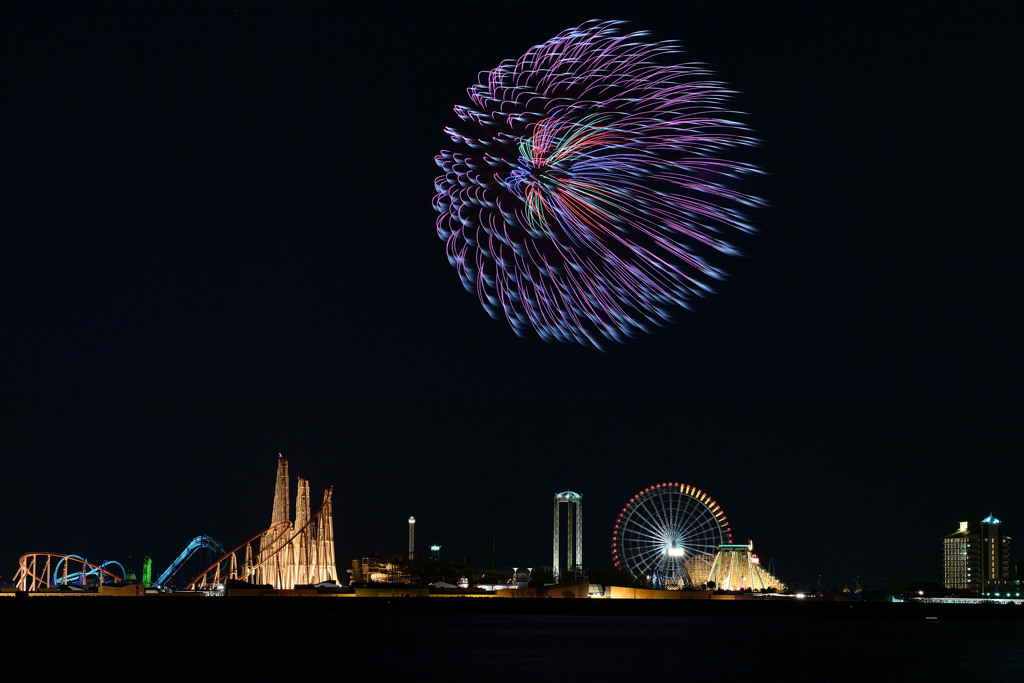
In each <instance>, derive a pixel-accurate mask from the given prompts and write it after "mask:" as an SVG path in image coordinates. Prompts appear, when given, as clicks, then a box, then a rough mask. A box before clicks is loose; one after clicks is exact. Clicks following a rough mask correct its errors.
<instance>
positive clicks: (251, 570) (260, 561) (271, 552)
mask: <svg viewBox="0 0 1024 683" xmlns="http://www.w3.org/2000/svg"><path fill="white" fill-rule="evenodd" d="M331 495H332V490H331V489H327V490H326V491H324V502H323V503H322V504H321V505H320V508H319V509H317V511H316V513H315V514H313V515H310V516H309V519H308V521H306V523H305V524H303V525H302V526H301V527H300V528H298V529H295V530H294V532H293V533H291V534H290V535H289V532H291V531H292V528H291V522H279V523H277V524H275V525H273V526H271V527H270V528H269V529H267V530H266V531H261V532H260V533H258V534H256V535H255V536H253V537H252V538H250V539H249V540H247V541H245V542H244V543H240V544H239V545H238V546H236V547H235V548H233V549H232V550H231V551H230V552H227V553H225V554H224V555H223V556H222V557H221V558H220V559H219V560H217V561H216V562H214V563H213V564H211V565H210V566H209V567H207V568H206V569H205V570H204V571H202V572H201V573H200V574H199V575H198V576H197V577H196V578H195V579H193V580H192V582H191V583H189V584H187V585H186V587H185V589H186V590H196V589H207V588H210V587H212V586H215V585H217V584H218V583H220V581H221V580H222V579H239V580H242V581H249V580H250V579H252V578H255V577H258V576H259V570H260V569H261V568H263V567H265V566H267V565H268V563H271V562H272V560H274V559H275V558H276V559H280V558H279V557H278V556H279V555H280V554H281V553H284V554H285V555H286V556H287V555H288V554H290V553H292V552H294V549H295V547H296V545H298V547H299V550H298V552H299V554H300V557H298V558H293V559H296V560H297V564H298V565H299V566H303V567H306V571H305V573H302V572H301V571H300V572H297V573H298V576H297V577H296V578H298V579H299V580H300V581H302V580H304V581H318V580H324V579H327V578H333V579H334V580H337V576H336V574H334V571H335V570H334V556H333V552H334V547H333V546H334V541H333V522H332V520H331ZM325 522H326V529H327V531H326V533H327V535H328V536H330V537H331V540H330V545H331V550H330V556H329V557H320V556H318V554H317V550H316V548H315V547H314V548H311V547H310V546H311V545H315V544H309V543H306V544H302V543H301V542H300V543H298V544H296V541H299V540H300V539H306V540H308V538H309V536H310V535H311V532H315V531H317V530H318V529H322V528H324V525H325ZM285 536H287V539H285V538H284V537H285ZM257 539H261V540H262V541H263V542H262V543H261V548H262V549H261V550H260V551H258V552H257V554H256V556H255V558H254V557H253V553H252V543H253V542H255V541H256V540H257ZM243 548H244V549H245V557H244V559H243V561H242V565H241V569H239V566H238V559H237V553H238V552H239V551H240V550H242V549H243ZM224 562H228V563H229V564H228V567H227V569H226V571H225V569H223V568H222V564H223V563H224ZM328 567H329V568H330V569H328ZM321 572H323V574H324V575H323V576H321ZM211 574H212V575H213V578H212V580H211V577H210V575H211ZM332 574H334V575H333V576H331V575H332Z"/></svg>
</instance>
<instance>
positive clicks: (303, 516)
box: [246, 456, 338, 588]
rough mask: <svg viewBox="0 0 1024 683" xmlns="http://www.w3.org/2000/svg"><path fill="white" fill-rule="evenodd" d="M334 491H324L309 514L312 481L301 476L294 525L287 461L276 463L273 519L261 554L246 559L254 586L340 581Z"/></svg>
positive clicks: (282, 586)
mask: <svg viewBox="0 0 1024 683" xmlns="http://www.w3.org/2000/svg"><path fill="white" fill-rule="evenodd" d="M331 495H332V489H327V490H326V491H324V502H323V505H321V506H320V509H319V510H317V511H316V513H315V514H310V512H311V511H310V500H309V482H308V481H306V480H305V479H303V478H302V477H299V484H298V491H297V494H296V497H295V522H294V523H293V522H292V521H291V520H290V514H289V513H290V509H289V502H288V461H287V460H286V459H285V458H284V457H283V456H278V460H277V486H276V488H275V490H274V516H273V519H272V520H271V525H270V528H269V529H267V531H265V532H264V533H263V535H262V536H261V537H260V550H259V555H257V557H256V558H255V560H253V559H249V558H247V560H246V565H248V566H250V567H252V574H253V578H252V581H253V582H254V583H268V584H270V585H272V586H274V588H293V587H294V586H295V585H296V584H309V583H320V582H322V581H334V582H337V580H338V571H337V566H336V564H335V559H334V519H333V512H332V506H331Z"/></svg>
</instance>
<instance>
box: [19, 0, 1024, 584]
mask: <svg viewBox="0 0 1024 683" xmlns="http://www.w3.org/2000/svg"><path fill="white" fill-rule="evenodd" d="M661 5H662V3H651V4H650V6H649V7H648V4H647V3H643V2H641V3H636V2H629V3H615V2H605V3H600V2H599V3H596V4H593V3H592V4H590V5H589V7H588V9H587V10H586V11H585V12H582V13H581V12H580V11H570V10H566V11H561V10H559V9H558V8H557V6H552V5H551V4H550V3H549V4H547V5H545V4H541V3H536V4H533V3H530V2H526V3H515V4H513V5H508V4H501V5H498V6H495V7H494V8H491V7H490V6H489V5H487V4H480V3H477V4H475V5H468V4H467V5H464V6H463V5H461V4H460V3H454V4H453V3H443V4H440V5H430V8H429V9H426V8H423V9H417V10H410V9H407V8H405V7H404V6H403V5H400V4H399V5H390V4H388V3H373V4H372V6H368V7H367V8H364V9H361V10H357V11H354V12H353V11H351V10H344V11H343V10H341V9H340V8H332V9H325V10H323V11H313V10H303V11H301V12H300V11H298V10H294V11H292V10H276V9H275V10H272V11H271V12H270V13H269V14H268V13H266V12H265V11H264V10H259V11H257V10H253V9H251V8H248V7H243V8H239V9H235V8H234V7H231V6H224V7H219V8H212V9H211V8H209V7H204V8H195V7H193V8H189V9H184V8H181V7H179V6H174V7H170V6H168V7H166V8H164V9H160V10H153V11H151V12H148V13H146V14H135V13H133V12H134V11H135V10H132V12H126V13H123V14H119V13H114V12H102V13H101V12H97V11H96V10H83V9H75V10H72V11H62V10H59V9H57V8H58V7H59V5H51V6H49V7H50V9H45V10H44V9H35V10H32V11H30V12H26V13H23V14H20V15H19V14H14V15H12V16H10V17H9V18H8V19H6V20H5V21H4V22H3V23H4V25H3V27H2V28H0V31H2V40H0V44H2V45H3V47H2V50H3V56H4V87H3V90H4V93H5V95H4V99H5V103H6V104H5V112H4V125H3V133H2V135H3V137H4V141H3V149H4V158H5V161H4V164H3V168H4V178H5V179H4V183H3V187H2V190H0V192H2V193H3V207H4V209H3V225H4V228H3V238H2V241H0V244H2V253H3V262H4V264H5V265H4V268H3V280H2V282H3V287H2V289H0V296H2V301H0V316H2V317H0V335H2V336H0V339H2V342H3V348H4V363H3V370H2V371H0V401H2V402H0V406H2V413H0V437H2V440H0V445H2V448H3V453H4V457H5V461H6V464H5V466H4V467H3V470H2V473H0V513H2V520H3V522H2V527H0V528H2V533H0V576H3V577H4V580H9V579H10V577H11V576H12V575H13V574H14V571H15V569H16V568H17V561H18V557H19V556H20V555H21V554H22V553H25V552H29V551H36V550H52V551H59V552H67V553H77V554H80V555H86V556H88V557H89V558H90V559H102V558H107V559H118V560H120V561H122V562H128V559H127V558H129V557H132V558H138V557H140V556H142V555H145V554H150V555H152V556H153V557H154V560H155V563H156V565H157V568H158V569H160V568H162V567H164V566H166V565H167V564H168V563H169V562H170V561H171V560H172V559H173V558H174V556H175V555H176V554H177V553H178V552H180V550H181V549H183V548H184V547H185V545H186V544H187V543H188V541H189V540H190V539H192V538H193V537H195V536H197V535H199V534H203V533H205V534H210V535H212V536H214V537H215V538H217V539H219V540H221V541H222V542H224V543H225V544H231V545H234V544H235V543H238V542H241V541H242V540H244V538H245V537H247V536H249V535H251V534H253V533H255V532H257V531H258V530H259V529H260V528H262V527H264V526H266V525H267V524H268V523H269V521H270V515H271V503H272V496H273V485H274V482H273V478H274V470H275V466H276V463H275V459H276V456H277V453H278V452H283V453H284V454H285V456H287V457H288V458H289V460H290V463H291V469H292V474H293V475H295V474H298V475H302V476H305V477H306V478H308V479H309V480H310V482H311V486H312V488H313V489H314V490H322V489H323V488H324V487H326V486H328V485H332V484H333V485H334V487H335V496H336V497H335V501H336V505H335V529H336V538H337V549H338V557H339V560H340V562H341V563H343V564H344V563H347V562H348V561H349V560H350V559H351V558H353V557H356V556H359V555H365V554H367V553H370V552H379V553H384V552H398V551H400V550H402V549H403V548H402V545H403V542H404V540H403V539H404V534H405V520H406V519H407V518H408V516H409V515H411V514H412V515H415V516H416V517H417V519H418V520H419V521H418V525H417V526H418V533H417V539H418V540H419V543H420V546H421V547H423V546H425V545H426V544H428V543H431V542H439V543H441V544H442V546H443V547H444V550H445V552H446V554H449V555H451V556H452V557H453V559H459V560H461V559H462V557H463V556H465V557H466V559H467V560H468V561H469V562H471V563H477V564H480V565H489V564H490V561H491V547H492V542H494V544H495V545H496V548H497V553H496V555H497V558H496V559H497V563H498V564H499V565H513V564H515V565H520V566H528V565H536V564H541V563H545V564H546V563H550V543H551V539H550V515H551V499H552V496H553V494H555V493H556V492H559V491H563V490H565V489H572V490H575V491H579V492H581V493H582V494H583V495H584V509H585V515H584V528H585V538H584V541H585V545H584V561H585V563H586V564H589V565H591V566H608V565H610V564H611V556H610V536H611V527H612V524H613V523H614V519H615V517H616V515H617V514H618V511H619V509H620V508H621V507H622V505H623V504H624V503H625V502H626V501H627V500H628V499H629V497H630V496H632V495H633V494H635V493H636V492H637V491H639V490H640V489H642V488H645V487H646V486H649V485H651V484H654V483H661V482H666V481H681V482H685V483H689V484H693V485H695V486H698V487H699V488H702V489H704V490H706V491H708V492H710V493H711V494H712V495H713V496H714V497H715V499H716V500H717V501H718V502H719V503H720V504H721V505H722V507H723V508H724V510H725V511H726V513H727V514H728V516H729V519H730V521H731V522H732V529H733V532H734V538H735V539H738V540H746V539H747V538H752V539H753V540H754V543H755V550H756V551H758V552H759V553H760V554H761V556H762V557H763V558H766V559H767V558H769V557H773V558H774V560H775V567H776V569H777V572H778V573H779V574H780V577H781V578H782V579H783V580H784V581H790V582H792V581H796V580H800V581H804V582H808V583H813V582H814V581H816V579H817V576H818V575H819V574H821V575H822V577H823V581H824V582H826V583H827V584H832V583H838V584H840V585H841V584H842V583H844V582H852V580H853V579H854V577H857V576H860V577H861V580H862V583H864V584H865V585H866V586H868V587H876V588H881V587H882V585H883V577H889V578H892V577H894V576H896V577H899V578H901V579H902V580H903V581H909V580H914V579H940V577H941V538H942V536H943V535H945V534H947V533H950V532H951V531H953V530H954V529H955V528H956V525H957V523H958V522H959V521H960V520H962V519H968V518H977V519H980V518H982V517H984V516H986V515H988V514H989V513H990V512H991V513H994V514H995V515H996V516H997V517H999V518H1001V519H1002V520H1003V521H1004V523H1005V528H1006V530H1007V532H1008V533H1009V534H1010V535H1011V536H1014V535H1016V534H1019V533H1021V531H1020V530H1021V529H1024V505H1022V503H1021V502H1022V496H1021V478H1020V472H1021V468H1020V456H1021V450H1022V445H1024V438H1022V436H1021V428H1020V423H1021V422H1022V420H1021V412H1022V411H1021V407H1022V399H1024V396H1022V391H1021V376H1022V363H1021V354H1020V351H1019V349H1020V347H1021V345H1022V339H1021V331H1020V322H1019V321H1020V319H1021V315H1022V313H1024V311H1022V306H1021V297H1020V285H1019V282H1018V276H1017V275H1014V273H1017V274H1018V275H1019V273H1020V271H1021V268H1020V257H1019V254H1020V246H1021V238H1020V224H1021V221H1020V217H1019V211H1018V207H1019V196H1020V195H1019V192H1020V187H1021V180H1022V173H1021V170H1020V167H1019V159H1020V157H1021V155H1020V152H1021V150H1020V146H1021V145H1020V132H1019V130H1020V129H1019V119H1020V116H1019V107H1018V106H1017V104H1016V98H1017V95H1018V93H1017V91H1018V90H1019V88H1018V85H1019V73H1018V71H1019V65H1020V63H1021V57H1022V55H1021V49H1020V48H1019V47H1018V46H1017V44H1016V42H1015V41H1014V40H1011V35H1010V34H1011V33H1015V30H1016V29H1015V27H1019V26H1020V25H1021V18H1022V17H1021V14H1020V12H1019V10H997V9H993V8H989V9H983V10H979V9H978V8H976V7H970V8H967V7H963V8H961V7H959V6H957V5H956V4H952V3H949V4H944V5H942V6H941V7H937V8H934V9H932V10H930V11H929V12H927V13H920V12H913V11H910V10H896V9H890V10H887V11H886V12H883V13H875V12H871V13H868V12H866V11H861V10H857V9H847V10H832V9H828V10H826V9H824V8H823V7H820V6H818V5H815V4H808V5H807V6H805V7H802V8H799V7H789V8H786V9H777V8H776V9H773V8H769V7H767V6H765V5H764V4H758V5H756V6H753V5H746V4H742V3H740V4H733V3H703V4H701V3H693V4H692V6H686V7H682V6H678V7H674V8H672V9H664V8H662V7H660V6H661ZM592 18H604V19H626V20H631V21H633V22H634V25H635V27H636V28H638V29H653V30H655V31H656V36H657V37H658V38H662V39H673V38H674V39H679V40H681V41H683V43H684V44H685V46H686V48H687V51H688V56H687V58H688V59H692V60H694V61H702V62H707V63H709V64H710V65H711V66H712V67H713V68H714V69H715V71H716V72H717V73H718V75H719V76H720V77H721V78H723V79H724V80H726V81H728V82H729V83H730V84H731V85H733V86H734V87H735V88H736V89H737V90H739V91H740V93H741V94H740V95H739V96H738V97H737V98H736V101H735V106H736V108H738V109H740V110H742V111H746V112H749V114H750V116H749V117H748V121H749V123H750V124H751V125H752V126H753V127H754V128H755V129H756V130H757V133H758V135H759V137H760V138H761V139H762V140H763V142H764V144H763V146H762V147H761V148H760V150H759V151H758V162H759V165H760V166H762V167H763V168H764V169H765V170H766V171H767V172H768V175H767V176H765V177H764V178H763V180H761V181H760V183H759V185H758V187H757V188H756V192H758V193H759V194H760V195H761V196H763V197H765V198H766V199H767V200H768V202H769V203H770V205H771V206H770V208H767V209H762V210H759V211H757V212H756V213H755V214H754V216H753V218H754V221H755V223H756V224H757V225H758V227H759V230H760V232H759V234H758V235H757V236H756V237H753V238H750V239H747V240H744V241H743V243H742V246H743V248H744V252H745V254H746V256H744V257H743V258H737V259H733V261H732V262H731V263H727V264H726V266H727V268H728V271H729V273H730V278H729V280H728V281H727V282H726V283H725V284H724V285H723V286H722V287H721V288H720V290H719V293H718V294H717V295H715V296H713V297H711V298H709V299H707V300H705V301H701V302H699V303H698V304H697V306H696V308H697V310H696V311H695V312H692V313H685V312H682V313H680V315H679V317H678V319H677V320H676V321H675V322H673V323H672V324H670V325H668V326H666V327H665V328H662V329H659V330H657V331H656V332H655V333H654V334H653V335H648V336H644V337H641V338H637V339H635V340H633V341H631V342H630V343H629V344H626V345H622V346H615V347H613V348H609V349H608V351H607V352H606V353H601V352H598V351H594V350H590V349H585V348H582V347H578V346H569V345H561V344H548V343H544V342H542V341H540V340H539V339H538V338H536V337H530V338H526V339H520V338H519V337H517V336H515V334H514V333H513V332H512V330H511V329H510V328H509V327H508V325H507V324H506V323H505V322H504V321H495V320H491V319H490V318H489V317H488V316H487V315H486V313H485V312H484V311H483V309H482V308H481V306H480V304H479V302H478V301H477V300H476V298H475V296H474V295H472V294H470V293H468V292H466V291H465V290H464V289H463V288H462V285H461V283H460V282H459V280H458V278H457V276H456V273H455V271H454V269H452V268H451V267H450V266H449V265H448V261H447V257H446V255H445V249H444V244H443V243H442V242H441V241H440V240H438V238H437V235H436V230H435V219H436V214H435V213H434V211H433V209H432V208H431V203H430V202H431V198H432V196H433V194H434V190H433V179H434V177H435V175H437V172H438V169H437V168H436V166H435V165H434V161H433V157H434V155H435V154H436V153H437V152H438V151H439V150H440V149H442V148H451V147H452V143H451V141H450V140H449V139H448V138H447V137H446V136H445V135H444V133H443V128H444V126H446V125H453V124H456V123H457V119H456V117H455V115H454V114H453V113H452V106H453V105H454V104H457V103H465V102H467V98H466V96H465V89H466V87H468V86H469V85H471V84H472V83H473V82H475V79H476V74H477V72H478V71H482V70H487V69H490V68H492V67H494V66H496V65H497V64H498V62H500V61H501V60H502V59H505V58H512V57H517V56H519V55H520V54H522V53H523V52H524V51H525V50H526V49H527V48H529V47H530V46H532V45H535V44H538V43H540V42H543V41H544V40H546V39H548V38H550V37H552V36H554V35H555V34H557V33H559V32H560V31H562V30H564V29H566V28H570V27H572V26H575V25H577V24H579V23H581V22H583V21H585V20H587V19H592ZM1015 559H1024V558H1021V556H1020V553H1019V549H1018V551H1016V557H1015ZM137 566H138V563H136V567H137Z"/></svg>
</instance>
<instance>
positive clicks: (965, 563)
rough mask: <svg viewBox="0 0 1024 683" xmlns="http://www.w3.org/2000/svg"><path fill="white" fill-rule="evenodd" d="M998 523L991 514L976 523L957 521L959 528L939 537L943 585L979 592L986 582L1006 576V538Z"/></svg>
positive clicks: (1007, 564)
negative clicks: (941, 543) (941, 545)
mask: <svg viewBox="0 0 1024 683" xmlns="http://www.w3.org/2000/svg"><path fill="white" fill-rule="evenodd" d="M1000 524H1001V522H1000V521H999V520H998V519H996V518H995V517H993V516H992V515H989V516H988V517H986V518H985V519H983V520H981V521H980V522H960V528H959V529H958V530H957V531H954V532H953V533H951V534H950V535H948V536H946V538H945V539H943V582H944V584H945V586H946V588H952V589H954V590H964V591H971V592H974V593H981V592H982V591H983V590H985V587H986V585H987V584H998V583H1002V582H1005V581H1007V580H1008V579H1010V538H1009V536H1006V535H1005V534H1003V532H1002V530H1001V528H1000V526H999V525H1000Z"/></svg>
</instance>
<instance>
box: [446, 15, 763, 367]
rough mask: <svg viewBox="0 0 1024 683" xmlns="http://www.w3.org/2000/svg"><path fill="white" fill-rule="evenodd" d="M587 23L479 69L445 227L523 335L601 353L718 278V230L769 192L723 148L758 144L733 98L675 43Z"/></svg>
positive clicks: (738, 227)
mask: <svg viewBox="0 0 1024 683" xmlns="http://www.w3.org/2000/svg"><path fill="white" fill-rule="evenodd" d="M622 27H623V23H622V22H597V21H592V22H588V23H586V24H583V25H582V26H579V27H578V28H574V29H571V30H569V31H565V32H563V33H562V34H560V35H558V36H556V37H555V38H553V39H551V40H549V41H547V42H546V43H544V44H543V45H538V46H536V47H533V48H531V49H530V50H528V51H527V52H526V54H525V55H523V56H522V57H520V58H519V59H518V60H517V61H515V62H513V61H511V60H506V61H504V62H502V63H501V64H500V65H499V66H498V67H497V68H496V69H493V70H491V71H490V72H487V73H486V74H481V79H480V82H479V83H478V84H477V85H474V86H473V87H471V88H469V90H468V92H469V97H470V99H471V100H472V101H473V104H474V107H464V106H456V107H455V113H456V114H457V115H458V116H459V118H460V119H462V120H463V121H464V122H465V123H466V124H468V125H469V126H471V127H472V130H473V134H464V133H460V132H458V131H456V130H455V129H453V128H450V127H449V128H446V129H445V132H446V133H448V134H449V135H450V136H451V138H452V140H453V141H454V142H456V143H460V144H464V145H466V146H467V147H469V148H470V149H471V150H472V151H471V152H470V153H468V154H461V153H458V152H449V151H442V152H441V154H440V155H439V156H437V157H436V161H437V164H438V166H440V167H441V168H442V169H443V170H444V175H442V176H439V177H438V178H437V179H436V181H435V183H434V185H435V188H436V190H437V196H436V197H435V198H434V208H435V209H436V210H437V211H438V213H439V214H440V216H439V217H438V219H437V231H438V234H439V235H440V236H441V238H442V239H444V240H445V241H446V242H447V249H448V258H449V260H450V261H451V263H452V265H453V266H455V268H456V270H457V271H458V273H459V276H460V277H461V278H462V282H463V284H464V285H465V287H466V289H468V290H470V291H475V292H476V293H477V295H478V296H479V297H480V301H481V303H482V304H483V306H484V309H485V310H487V312H488V313H490V314H491V316H493V317H498V316H499V315H504V317H505V318H506V319H507V320H508V321H509V323H510V324H511V325H512V328H513V329H514V330H515V331H516V333H517V334H519V335H520V336H525V335H526V333H527V332H528V331H529V330H530V329H533V330H535V331H536V332H537V334H539V335H540V337H541V338H542V339H546V340H558V341H567V342H569V341H572V342H578V343H580V344H583V345H586V346H593V347H596V348H601V347H602V343H603V342H605V341H608V340H612V341H625V340H626V339H627V338H629V337H632V336H634V335H635V334H636V332H637V331H645V332H649V331H651V329H652V327H653V326H654V325H661V324H663V323H664V322H665V321H667V320H670V318H671V313H672V311H673V310H674V309H676V308H678V307H680V306H681V307H688V303H689V302H690V301H691V300H692V299H693V298H694V297H699V296H704V295H706V294H707V293H709V292H711V291H712V288H711V286H710V283H711V282H713V281H714V280H720V279H722V278H723V277H724V272H723V271H722V270H721V269H720V268H719V267H718V266H716V265H714V263H715V261H716V260H717V259H718V258H719V257H721V255H723V254H725V255H735V254H736V253H737V251H736V249H735V248H734V247H732V246H731V245H730V244H729V243H728V242H727V241H726V240H725V239H724V238H723V236H727V235H728V234H729V233H731V232H733V231H740V232H747V233H749V232H753V231H754V228H753V227H752V226H751V225H750V224H749V223H748V222H747V220H746V218H745V216H744V214H743V208H744V207H754V206H759V205H761V204H762V202H761V200H759V199H757V198H755V197H752V196H750V195H747V194H744V193H742V192H740V191H738V190H735V189H733V188H732V187H730V186H729V184H730V183H731V184H735V182H736V180H737V179H738V178H740V177H742V176H744V175H747V174H750V173H756V172H758V170H757V169H756V168H755V167H754V166H751V165H749V164H746V163H742V162H740V161H736V160H730V159H724V158H720V157H719V155H721V154H723V153H727V152H729V151H730V150H731V151H736V150H737V149H739V148H744V147H751V146H755V145H757V140H756V139H754V138H753V137H751V136H750V135H749V130H748V128H747V127H746V126H744V125H743V124H742V123H738V122H737V121H735V120H733V117H734V116H735V115H736V113H735V112H730V111H728V110H726V109H724V108H723V103H724V102H725V101H726V100H727V99H728V98H729V96H730V95H731V94H732V91H730V90H729V89H728V88H727V87H726V86H725V84H723V83H720V82H717V81H712V80H706V79H708V78H710V77H711V73H710V72H709V71H708V70H706V69H705V68H703V67H700V66H698V65H694V64H670V65H667V66H666V65H664V64H662V63H660V62H663V61H670V58H671V56H673V55H675V54H677V53H678V52H679V50H678V48H677V47H676V45H675V44H674V43H671V42H654V43H652V42H648V41H647V40H646V36H647V34H646V33H642V32H638V33H623V30H622Z"/></svg>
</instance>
